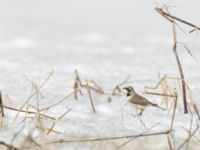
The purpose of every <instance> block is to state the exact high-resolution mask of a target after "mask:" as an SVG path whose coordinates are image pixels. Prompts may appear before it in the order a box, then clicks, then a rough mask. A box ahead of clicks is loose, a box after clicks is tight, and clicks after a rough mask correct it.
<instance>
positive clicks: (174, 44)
mask: <svg viewBox="0 0 200 150" xmlns="http://www.w3.org/2000/svg"><path fill="white" fill-rule="evenodd" d="M155 10H156V11H157V12H158V13H159V14H160V15H162V16H163V17H164V18H166V19H167V20H168V21H170V22H171V23H172V31H173V52H174V55H175V58H176V62H177V65H178V68H179V73H180V77H181V83H182V94H183V105H184V113H188V108H187V97H186V88H185V78H184V74H183V69H182V66H181V63H180V59H179V56H178V53H177V35H176V25H175V24H176V22H175V20H178V21H180V22H182V23H184V24H187V25H189V26H192V27H194V28H197V26H194V25H193V24H191V23H188V22H186V21H184V20H181V19H179V18H177V17H174V16H172V15H171V14H169V12H165V11H163V10H162V9H160V8H158V7H156V8H155Z"/></svg>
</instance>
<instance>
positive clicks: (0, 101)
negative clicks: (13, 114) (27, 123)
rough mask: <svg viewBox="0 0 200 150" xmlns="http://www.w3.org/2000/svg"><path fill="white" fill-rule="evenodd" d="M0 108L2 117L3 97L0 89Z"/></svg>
mask: <svg viewBox="0 0 200 150" xmlns="http://www.w3.org/2000/svg"><path fill="white" fill-rule="evenodd" d="M0 108H1V117H4V110H3V99H2V95H1V91H0Z"/></svg>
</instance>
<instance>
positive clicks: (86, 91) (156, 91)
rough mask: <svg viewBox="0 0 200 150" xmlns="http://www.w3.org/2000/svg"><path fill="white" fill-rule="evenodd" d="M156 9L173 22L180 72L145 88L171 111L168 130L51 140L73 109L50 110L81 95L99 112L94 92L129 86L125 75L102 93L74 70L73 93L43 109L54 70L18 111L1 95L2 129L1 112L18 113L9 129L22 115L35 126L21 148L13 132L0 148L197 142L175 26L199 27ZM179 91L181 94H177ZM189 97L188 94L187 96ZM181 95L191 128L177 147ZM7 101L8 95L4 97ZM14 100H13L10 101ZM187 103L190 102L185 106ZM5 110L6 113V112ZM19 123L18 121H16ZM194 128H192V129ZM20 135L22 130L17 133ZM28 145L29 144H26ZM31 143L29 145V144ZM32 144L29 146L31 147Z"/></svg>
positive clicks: (170, 145)
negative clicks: (36, 133) (163, 140)
mask: <svg viewBox="0 0 200 150" xmlns="http://www.w3.org/2000/svg"><path fill="white" fill-rule="evenodd" d="M155 10H156V11H157V12H158V13H159V14H161V15H162V16H163V17H164V18H165V19H167V20H168V21H169V22H170V23H172V31H173V52H174V55H175V58H176V61H177V65H178V69H179V76H178V77H171V76H169V75H166V74H165V75H161V74H158V83H157V84H156V85H155V86H153V87H150V86H145V93H146V94H151V95H154V96H160V97H161V98H162V99H163V100H162V105H165V107H166V108H167V109H168V111H170V110H171V109H172V112H171V113H170V115H171V121H170V124H168V128H166V129H165V130H163V131H157V132H155V131H152V129H153V128H156V127H157V124H156V125H154V126H151V127H149V128H147V129H146V130H144V131H143V132H141V133H139V134H129V135H121V133H119V136H112V135H110V136H109V137H86V138H80V139H78V138H77V139H74V138H72V139H67V138H57V139H54V138H53V139H51V136H50V135H51V134H59V135H60V134H64V132H63V131H60V130H57V129H56V123H57V122H56V121H61V120H62V119H64V118H67V116H68V115H70V112H71V111H72V110H73V108H66V110H65V111H64V112H62V113H61V114H59V115H58V116H55V115H52V114H48V112H50V110H53V109H54V108H55V107H56V106H59V105H62V104H65V103H67V102H68V101H69V100H70V98H71V99H74V100H76V101H75V102H77V103H78V101H79V97H80V96H82V95H87V99H88V101H89V105H90V108H91V112H92V113H94V114H96V113H98V110H97V109H96V106H95V98H94V97H93V94H94V93H98V94H101V95H105V94H107V95H108V97H109V98H110V97H112V96H116V95H119V94H121V93H122V86H124V85H125V84H128V80H129V78H130V76H128V77H127V78H126V79H125V80H124V81H123V82H121V83H119V84H118V85H116V86H114V88H113V90H112V91H111V92H110V93H109V92H105V90H104V89H103V88H102V87H101V86H100V85H99V84H97V82H96V81H94V80H85V82H83V81H82V80H81V78H80V75H79V73H78V71H77V70H75V72H74V74H75V80H74V83H73V88H72V91H71V92H70V93H68V94H66V95H65V96H63V97H62V98H61V99H59V100H54V101H53V103H51V104H49V105H48V106H45V107H42V106H43V105H41V103H42V102H41V100H40V99H39V97H38V95H39V94H42V92H41V90H42V89H43V88H44V87H45V85H46V83H47V82H48V81H49V80H50V79H51V77H52V76H53V74H54V71H51V72H50V73H49V74H48V76H47V78H46V79H45V80H44V81H43V82H42V83H41V84H34V82H31V83H32V89H33V92H32V93H31V94H30V96H29V97H28V98H27V99H26V100H25V102H24V103H23V104H22V105H21V107H19V108H14V107H11V106H7V105H5V104H4V103H3V100H4V99H3V98H2V95H1V93H0V108H1V110H0V112H1V118H0V119H1V128H4V125H3V124H4V122H3V120H4V118H5V116H6V114H5V112H4V109H5V110H7V111H10V112H12V111H14V112H17V114H16V116H15V117H14V119H13V121H12V122H11V124H10V128H12V127H13V126H18V124H17V119H19V116H20V115H22V114H23V115H22V116H24V119H23V122H25V121H26V120H35V121H36V122H37V123H36V126H35V128H34V129H33V130H31V131H30V132H29V134H28V135H27V136H26V137H25V138H24V140H23V142H22V143H20V144H19V145H20V146H15V145H14V144H13V141H14V140H15V139H16V138H17V136H19V135H20V133H16V135H14V136H13V139H12V141H11V142H5V141H0V145H2V146H3V147H5V148H7V149H10V150H11V149H12V150H18V149H42V148H49V146H51V145H53V144H69V143H88V142H101V141H118V140H125V142H122V143H121V144H118V145H117V147H115V149H116V150H119V149H122V148H123V147H125V146H126V145H127V144H129V143H131V142H132V141H133V140H135V141H136V140H137V139H138V138H145V137H151V138H154V137H155V136H161V135H162V136H163V135H164V136H166V139H167V142H166V145H167V146H168V148H169V149H170V150H175V149H183V148H184V149H185V150H187V149H189V148H190V145H191V144H192V142H193V141H195V140H197V141H198V140H200V139H199V136H197V133H199V121H200V114H199V111H198V108H197V105H196V103H195V101H194V100H193V99H192V92H191V90H190V87H189V85H188V84H187V82H186V81H185V78H184V74H183V69H182V65H181V61H180V60H181V59H180V58H179V55H178V52H177V44H178V41H177V35H176V34H177V33H176V30H177V29H176V26H177V24H178V22H181V23H183V24H186V25H188V26H191V27H192V28H193V29H192V30H191V31H190V33H192V32H194V31H195V30H200V28H199V27H197V26H195V25H193V24H191V23H189V22H187V21H184V20H182V19H180V18H177V17H175V16H173V15H171V14H170V12H169V10H168V8H167V7H166V6H164V7H163V8H158V7H156V8H155ZM184 47H185V49H186V50H187V51H188V53H189V54H190V55H191V56H193V54H192V52H191V51H190V49H189V48H188V47H187V46H184ZM179 91H181V92H179ZM187 94H188V95H187ZM180 95H182V98H183V104H184V112H185V113H188V112H190V117H191V121H190V125H189V127H188V128H186V127H184V130H185V132H186V133H187V134H188V136H187V137H186V138H185V139H184V140H183V141H182V142H181V144H179V143H180V142H177V143H178V144H177V143H176V141H177V139H176V136H175V134H176V132H177V131H176V127H175V122H176V113H177V112H178V110H177V107H181V106H179V105H180V103H179V100H180V97H181V96H180ZM35 97H36V100H37V101H36V104H35V105H34V102H33V98H35ZM7 98H9V96H8V97H7ZM11 100H12V99H11ZM12 101H13V100H12ZM188 102H189V103H188ZM7 111H6V112H7ZM195 116H197V118H198V121H197V120H195ZM19 120H20V119H19ZM46 120H48V121H50V125H51V126H48V127H47V126H46V125H44V124H43V122H45V121H46ZM194 126H195V128H194ZM35 130H37V131H39V133H40V134H41V135H43V136H44V137H45V138H44V139H43V140H44V142H43V143H40V142H38V141H37V137H35V136H34V135H33V132H34V131H35ZM20 132H21V130H20ZM27 143H28V144H27ZM30 143H31V144H30ZM30 145H31V146H30Z"/></svg>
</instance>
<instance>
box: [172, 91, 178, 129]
mask: <svg viewBox="0 0 200 150" xmlns="http://www.w3.org/2000/svg"><path fill="white" fill-rule="evenodd" d="M174 95H176V97H175V98H174V109H173V114H172V118H171V125H170V130H171V131H172V130H173V124H174V118H175V114H176V107H177V100H178V94H177V92H176V91H174Z"/></svg>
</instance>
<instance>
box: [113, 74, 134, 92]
mask: <svg viewBox="0 0 200 150" xmlns="http://www.w3.org/2000/svg"><path fill="white" fill-rule="evenodd" d="M129 78H130V75H129V76H128V77H127V78H126V79H125V80H124V81H123V82H122V83H120V84H118V85H116V86H115V88H114V89H113V92H112V95H116V91H118V92H119V93H120V92H121V89H120V87H121V86H122V85H124V84H126V83H127V82H128V80H129Z"/></svg>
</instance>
